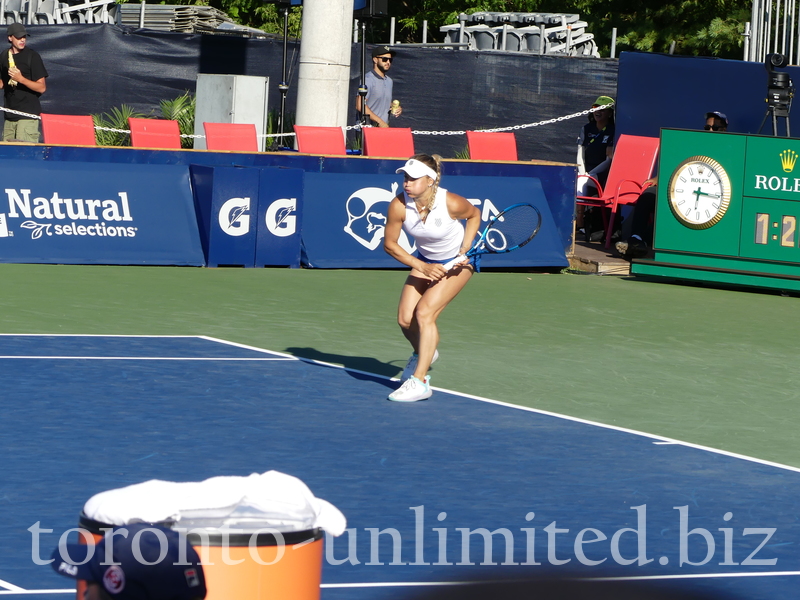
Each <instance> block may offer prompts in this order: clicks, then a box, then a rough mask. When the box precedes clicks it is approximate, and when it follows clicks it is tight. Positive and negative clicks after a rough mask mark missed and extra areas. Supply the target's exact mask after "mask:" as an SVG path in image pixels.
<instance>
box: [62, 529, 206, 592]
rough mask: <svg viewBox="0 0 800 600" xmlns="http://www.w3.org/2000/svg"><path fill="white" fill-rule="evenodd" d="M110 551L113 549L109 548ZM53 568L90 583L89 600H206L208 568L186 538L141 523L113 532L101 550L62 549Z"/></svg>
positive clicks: (68, 546)
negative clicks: (205, 567)
mask: <svg viewBox="0 0 800 600" xmlns="http://www.w3.org/2000/svg"><path fill="white" fill-rule="evenodd" d="M107 546H110V547H107ZM53 559H54V560H53V562H52V563H51V566H52V567H53V569H54V570H55V571H56V572H57V573H58V574H60V575H65V576H67V577H72V578H75V579H82V580H84V581H86V593H85V595H84V600H202V599H203V598H205V597H206V583H205V577H204V573H203V566H202V564H201V562H200V557H199V556H198V555H197V552H196V551H195V550H194V548H192V546H191V545H190V544H189V543H188V541H187V540H186V537H185V536H181V535H180V534H179V533H178V532H177V531H175V530H172V529H165V528H163V527H159V526H157V525H149V524H147V523H136V524H132V525H124V526H120V527H115V528H114V529H113V530H109V531H108V532H107V533H106V535H105V536H103V539H101V540H100V541H99V542H98V544H97V545H96V546H92V545H86V544H74V543H73V544H66V545H65V546H63V547H62V546H61V545H59V547H58V548H56V549H55V551H54V552H53Z"/></svg>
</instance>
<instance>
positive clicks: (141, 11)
mask: <svg viewBox="0 0 800 600" xmlns="http://www.w3.org/2000/svg"><path fill="white" fill-rule="evenodd" d="M144 7H145V3H144V0H142V4H141V5H140V7H139V29H144Z"/></svg>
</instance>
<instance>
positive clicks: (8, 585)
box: [0, 579, 25, 592]
mask: <svg viewBox="0 0 800 600" xmlns="http://www.w3.org/2000/svg"><path fill="white" fill-rule="evenodd" d="M0 587H4V588H6V589H7V590H10V591H15V592H22V591H25V590H23V589H22V588H21V587H19V586H16V585H14V584H13V583H8V582H7V581H3V580H2V579H0Z"/></svg>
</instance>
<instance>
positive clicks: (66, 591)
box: [0, 588, 75, 596]
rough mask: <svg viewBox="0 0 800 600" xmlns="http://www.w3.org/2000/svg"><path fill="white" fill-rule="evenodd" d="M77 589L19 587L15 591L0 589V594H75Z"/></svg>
mask: <svg viewBox="0 0 800 600" xmlns="http://www.w3.org/2000/svg"><path fill="white" fill-rule="evenodd" d="M74 593H75V590H23V589H22V588H17V589H16V590H13V591H5V590H0V596H15V595H20V596H22V595H26V594H27V595H30V594H74Z"/></svg>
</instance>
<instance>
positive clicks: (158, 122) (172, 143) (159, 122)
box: [128, 117, 181, 150]
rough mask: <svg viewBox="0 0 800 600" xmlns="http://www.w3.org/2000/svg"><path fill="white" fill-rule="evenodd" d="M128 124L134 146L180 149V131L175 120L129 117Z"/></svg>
mask: <svg viewBox="0 0 800 600" xmlns="http://www.w3.org/2000/svg"><path fill="white" fill-rule="evenodd" d="M128 125H129V126H130V128H131V145H132V146H133V147H134V148H161V149H164V150H180V149H181V131H180V128H179V127H178V122H177V121H172V120H168V119H140V118H135V117H130V118H129V119H128Z"/></svg>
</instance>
